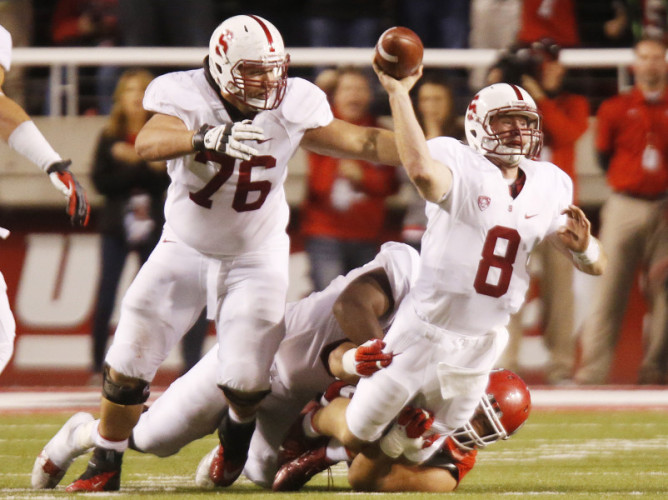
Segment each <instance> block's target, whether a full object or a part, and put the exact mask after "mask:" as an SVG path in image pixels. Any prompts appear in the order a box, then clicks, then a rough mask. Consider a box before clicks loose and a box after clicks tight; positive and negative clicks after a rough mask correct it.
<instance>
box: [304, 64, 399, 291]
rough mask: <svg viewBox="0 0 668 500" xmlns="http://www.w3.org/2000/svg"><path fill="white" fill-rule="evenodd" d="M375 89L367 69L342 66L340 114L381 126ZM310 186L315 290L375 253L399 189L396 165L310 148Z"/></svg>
mask: <svg viewBox="0 0 668 500" xmlns="http://www.w3.org/2000/svg"><path fill="white" fill-rule="evenodd" d="M372 100H373V93H372V90H371V85H370V82H369V80H368V78H367V76H366V75H365V73H363V72H362V71H361V70H359V69H356V68H351V67H349V68H342V69H340V70H339V71H338V72H337V75H336V80H335V85H334V88H333V90H332V93H331V102H332V111H333V112H334V116H335V117H337V118H340V119H342V120H346V121H349V122H352V123H355V124H357V125H366V126H377V122H376V117H374V116H372V115H371V112H370V106H371V104H372ZM308 166H309V175H308V192H307V194H306V200H305V203H304V205H303V208H302V221H301V231H302V234H304V236H305V237H306V252H307V253H308V256H309V261H310V264H311V278H312V281H313V286H314V289H315V290H322V289H323V288H325V287H326V286H327V285H328V284H329V283H330V282H331V281H332V280H333V279H334V278H336V277H337V276H338V275H339V274H343V273H346V272H348V271H350V270H351V269H354V268H356V267H359V266H361V265H363V264H365V263H366V262H369V261H370V260H372V259H373V257H374V255H376V252H377V251H378V246H379V244H380V243H381V240H382V232H383V228H384V225H385V218H386V213H387V212H386V207H385V202H386V199H387V197H388V196H390V195H392V194H394V193H396V192H397V191H398V189H399V178H398V175H397V171H396V169H395V168H394V167H391V166H386V165H376V164H372V163H368V162H364V161H358V160H348V159H338V158H332V157H329V156H322V155H318V154H315V153H309V154H308Z"/></svg>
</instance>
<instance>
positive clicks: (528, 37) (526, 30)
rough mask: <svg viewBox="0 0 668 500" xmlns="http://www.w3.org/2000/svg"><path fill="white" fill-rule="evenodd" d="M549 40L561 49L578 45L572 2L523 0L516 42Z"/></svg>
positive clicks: (565, 0)
mask: <svg viewBox="0 0 668 500" xmlns="http://www.w3.org/2000/svg"><path fill="white" fill-rule="evenodd" d="M543 38H551V39H552V40H554V41H555V42H556V43H558V44H559V45H561V46H562V47H577V46H578V45H580V36H579V34H578V24H577V20H576V18H575V2H574V0H552V1H548V2H546V1H545V0H524V1H523V2H522V20H521V21H520V31H519V33H518V34H517V41H518V42H520V43H531V42H536V41H538V40H541V39H543Z"/></svg>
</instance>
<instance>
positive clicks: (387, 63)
mask: <svg viewBox="0 0 668 500" xmlns="http://www.w3.org/2000/svg"><path fill="white" fill-rule="evenodd" d="M423 54H424V47H423V46H422V40H420V37H419V36H417V34H416V33H415V32H414V31H413V30H411V29H408V28H404V27H403V26H394V27H392V28H390V29H388V30H386V31H385V32H384V33H383V34H382V35H380V38H379V39H378V43H376V49H375V53H374V62H375V63H376V64H377V65H378V66H380V68H381V69H382V70H383V71H384V72H385V73H387V74H388V75H390V76H392V77H394V78H397V79H399V80H400V79H402V78H406V77H407V76H409V75H412V74H413V73H415V72H416V71H417V69H418V68H419V67H420V64H422V55H423Z"/></svg>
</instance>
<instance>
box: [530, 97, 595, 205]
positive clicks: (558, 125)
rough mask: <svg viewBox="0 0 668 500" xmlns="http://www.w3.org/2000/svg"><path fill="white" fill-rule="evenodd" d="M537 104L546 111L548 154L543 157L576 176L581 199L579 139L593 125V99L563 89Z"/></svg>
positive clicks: (575, 189) (575, 184)
mask: <svg viewBox="0 0 668 500" xmlns="http://www.w3.org/2000/svg"><path fill="white" fill-rule="evenodd" d="M536 104H537V106H538V110H539V111H540V112H541V113H542V115H543V132H544V133H545V141H544V146H543V149H544V152H545V154H541V159H544V160H547V161H550V162H552V163H554V164H555V165H556V166H558V167H559V168H561V170H563V171H564V172H566V173H567V174H568V175H569V176H570V178H571V179H573V191H574V193H573V194H574V198H575V199H577V173H576V171H575V143H576V142H577V140H578V139H579V138H580V137H582V134H584V133H585V132H586V130H587V127H588V126H589V112H590V108H589V101H588V100H587V98H586V97H584V96H581V95H575V94H568V93H562V94H560V95H558V96H557V97H555V98H554V99H549V98H544V99H540V100H538V101H537V102H536ZM548 150H549V153H548Z"/></svg>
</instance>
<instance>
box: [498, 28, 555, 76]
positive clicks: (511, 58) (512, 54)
mask: <svg viewBox="0 0 668 500" xmlns="http://www.w3.org/2000/svg"><path fill="white" fill-rule="evenodd" d="M560 50H561V47H559V45H558V44H557V43H555V42H554V41H553V40H551V39H543V40H540V41H537V42H534V43H531V44H528V45H527V44H524V45H514V46H512V47H510V48H509V49H507V50H506V51H504V52H503V53H502V54H501V57H500V58H499V60H498V61H497V62H496V63H495V64H494V66H493V68H498V69H500V70H501V74H502V75H503V76H502V78H501V81H503V82H506V83H510V84H512V85H521V84H522V75H528V76H531V77H533V78H535V79H536V80H538V81H540V79H541V72H542V66H543V62H545V61H555V60H557V59H558V58H559V51H560Z"/></svg>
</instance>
